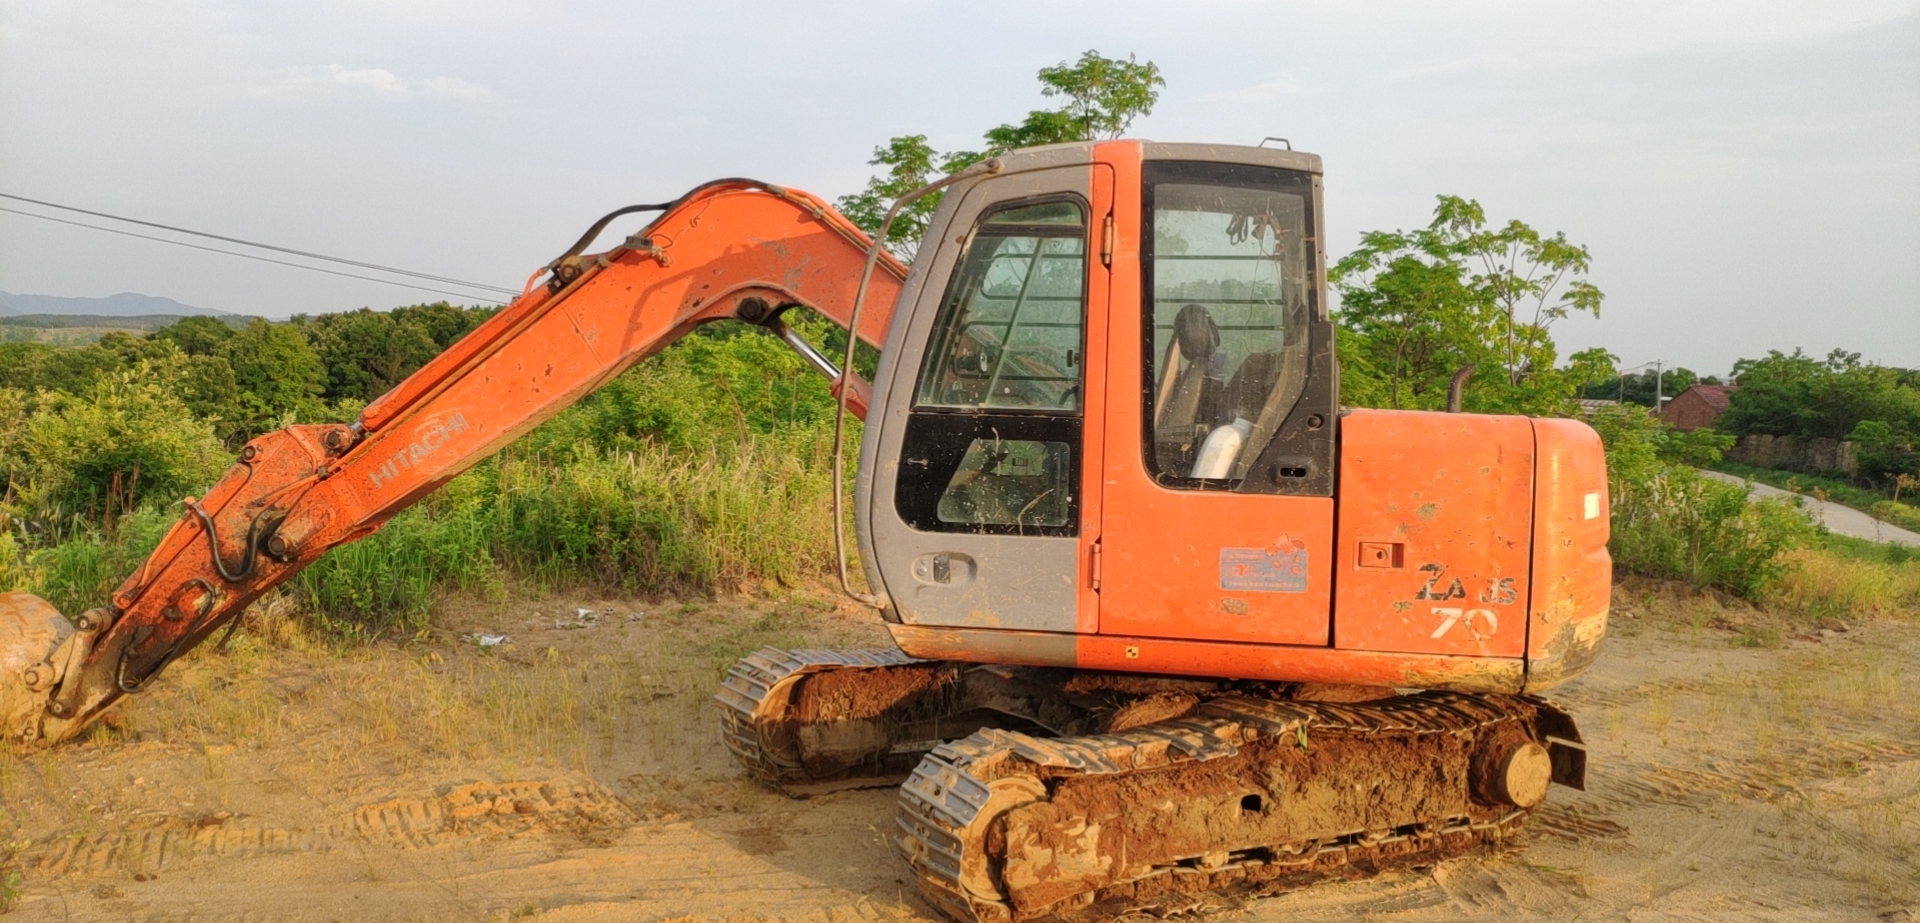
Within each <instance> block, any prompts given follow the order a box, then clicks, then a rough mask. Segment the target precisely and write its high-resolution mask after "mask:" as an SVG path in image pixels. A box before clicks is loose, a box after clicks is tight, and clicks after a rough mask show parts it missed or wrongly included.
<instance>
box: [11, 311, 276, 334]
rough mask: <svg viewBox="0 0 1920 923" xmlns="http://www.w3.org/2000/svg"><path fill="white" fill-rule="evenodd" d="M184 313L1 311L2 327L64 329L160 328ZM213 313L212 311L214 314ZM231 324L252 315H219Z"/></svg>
mask: <svg viewBox="0 0 1920 923" xmlns="http://www.w3.org/2000/svg"><path fill="white" fill-rule="evenodd" d="M186 316H187V315H184V314H118V315H110V314H6V315H0V327H33V328H37V329H41V330H62V329H67V328H72V327H99V328H101V329H104V330H158V329H160V328H161V327H165V326H167V325H168V324H173V323H178V322H179V321H180V320H181V318H183V317H186ZM210 316H211V315H210ZM219 318H220V320H223V321H225V322H226V323H227V324H228V325H229V326H233V327H244V326H246V322H247V321H248V320H251V318H248V317H245V316H242V315H239V314H223V315H219Z"/></svg>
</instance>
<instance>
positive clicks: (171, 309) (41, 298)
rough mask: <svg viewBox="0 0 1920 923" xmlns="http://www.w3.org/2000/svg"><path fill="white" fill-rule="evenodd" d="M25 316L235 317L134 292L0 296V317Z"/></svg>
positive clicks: (10, 294)
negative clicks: (97, 295)
mask: <svg viewBox="0 0 1920 923" xmlns="http://www.w3.org/2000/svg"><path fill="white" fill-rule="evenodd" d="M21 314H60V315H74V314H81V315H91V316H94V317H142V316H151V315H155V314H171V315H174V316H184V315H189V314H204V315H211V316H216V317H221V316H231V315H229V314H228V313H227V312H225V311H212V310H208V309H206V308H196V307H194V306H192V305H187V304H181V303H180V302H178V301H175V300H173V299H171V298H161V297H158V296H155V295H136V294H134V293H132V292H121V293H120V294H118V295H109V296H107V297H105V298H65V297H61V296H59V295H15V294H13V293H11V292H0V317H12V316H17V315H21Z"/></svg>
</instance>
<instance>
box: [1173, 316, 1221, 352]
mask: <svg viewBox="0 0 1920 923" xmlns="http://www.w3.org/2000/svg"><path fill="white" fill-rule="evenodd" d="M1173 338H1174V341H1175V342H1177V343H1179V344H1180V355H1182V356H1185V357H1186V359H1187V361H1188V362H1195V363H1201V362H1211V361H1213V354H1214V353H1215V352H1218V351H1219V349H1220V328H1219V327H1216V326H1214V323H1213V315H1211V314H1208V313H1207V309H1206V308H1203V307H1201V306H1199V305H1197V304H1190V305H1187V306H1186V307H1183V308H1181V309H1180V313H1179V314H1178V315H1176V316H1175V317H1174V318H1173Z"/></svg>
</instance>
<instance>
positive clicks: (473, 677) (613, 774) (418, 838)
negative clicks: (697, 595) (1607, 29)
mask: <svg viewBox="0 0 1920 923" xmlns="http://www.w3.org/2000/svg"><path fill="white" fill-rule="evenodd" d="M824 600H825V596H824V594H823V595H822V597H821V598H820V599H819V600H809V599H807V598H804V597H799V598H794V599H787V600H781V601H765V600H757V601H756V600H734V601H725V602H722V603H718V604H705V603H700V604H691V605H686V606H677V605H662V604H649V603H643V602H639V601H631V600H576V599H572V598H554V599H543V600H536V601H531V602H529V601H524V600H521V601H514V602H509V603H505V604H498V605H493V604H470V605H465V606H462V605H455V606H452V607H450V611H448V612H447V613H444V614H443V616H442V619H441V622H442V625H443V629H444V630H442V631H439V632H436V633H435V635H434V636H433V637H431V638H426V639H422V640H420V641H417V642H415V643H412V644H408V645H404V646H398V645H395V646H383V647H377V648H373V649H365V648H361V649H354V650H348V651H345V652H335V651H328V650H325V649H323V648H322V646H320V645H318V644H317V642H315V641H314V640H313V639H311V638H309V637H305V636H302V635H301V634H300V633H299V632H298V631H296V630H294V629H293V628H292V627H291V625H290V624H289V623H284V622H277V621H276V620H274V619H273V618H272V617H271V616H268V617H266V618H264V619H261V620H260V621H256V622H255V623H254V624H253V625H252V626H251V627H250V628H249V636H248V639H247V640H245V641H242V642H238V643H236V644H235V645H234V648H233V650H232V651H231V652H229V653H228V654H225V655H219V654H214V653H212V652H200V653H196V654H195V655H193V656H192V657H191V658H189V662H188V663H186V664H183V665H181V666H180V667H177V668H176V669H174V670H173V671H171V672H170V673H169V674H168V676H167V679H166V681H165V682H163V683H162V684H161V685H162V688H159V689H156V690H155V691H154V692H153V693H150V694H148V695H145V696H142V697H138V698H137V699H135V700H134V701H132V702H130V703H128V704H130V705H131V707H130V708H127V709H125V712H126V714H125V715H124V717H123V719H122V720H121V722H120V724H121V728H120V729H119V730H117V731H110V732H108V733H104V734H101V735H99V736H97V737H96V738H95V739H93V740H90V741H88V742H86V743H84V744H81V745H79V746H74V747H69V748H66V749H63V750H60V751H57V752H55V753H51V754H33V755H27V756H25V757H24V758H22V757H15V756H0V884H4V882H5V881H6V880H7V872H8V870H11V871H17V872H18V880H19V886H18V889H19V898H18V903H17V905H16V907H15V909H14V910H13V911H12V914H11V916H9V917H7V919H8V920H15V919H18V920H151V921H174V920H180V921H185V920H196V921H201V920H205V921H224V920H235V921H238V920H262V921H265V920H275V921H278V920H312V921H327V920H343V921H345V920H376V921H387V920H391V921H411V920H433V921H436V923H438V921H447V920H509V919H530V920H540V921H570V920H580V921H614V920H622V921H624V920H637V921H668V920H673V921H688V923H694V921H731V920H766V919H780V920H811V921H842V920H846V921H853V920H929V919H932V917H931V915H930V914H931V912H930V911H929V909H928V908H927V907H926V905H925V904H923V903H922V902H921V901H920V900H919V898H918V896H917V895H915V894H914V893H913V889H912V887H911V884H910V880H909V879H908V877H907V875H906V874H905V870H904V867H903V866H902V864H901V863H900V862H899V860H897V859H896V858H894V857H893V856H892V855H891V853H890V852H889V851H888V849H887V846H886V836H887V835H888V831H890V830H891V828H892V817H893V801H894V799H893V794H892V792H891V791H867V792H844V793H838V794H832V795H826V796H821V797H818V798H814V799H810V800H806V801H793V800H789V799H786V798H784V797H781V796H778V795H773V794H770V793H768V792H765V791H763V790H761V789H759V788H757V787H755V786H753V785H751V784H748V783H745V782H744V781H743V780H742V779H741V778H740V776H739V774H738V773H737V772H736V771H735V770H734V769H733V768H732V767H731V766H730V765H729V763H728V760H729V757H728V756H727V754H726V751H725V748H724V747H722V746H721V745H720V744H719V742H718V740H717V738H716V736H715V733H714V731H713V727H714V724H715V717H716V711H715V709H714V707H713V706H712V704H711V703H710V702H709V700H708V696H709V695H710V694H711V692H712V686H713V685H714V683H715V682H717V680H718V677H719V672H720V671H721V670H722V669H724V667H725V665H726V664H727V663H729V662H731V660H732V658H733V657H735V656H738V655H739V654H740V653H742V652H744V651H745V650H747V649H749V648H751V647H755V646H758V645H760V644H776V645H792V646H808V647H827V646H834V647H847V646H861V645H878V644H883V643H884V641H883V640H882V635H881V633H880V631H879V630H878V626H877V624H875V623H872V622H869V621H867V620H866V619H865V618H864V617H862V616H861V615H860V614H858V613H855V612H852V611H846V610H834V609H831V608H829V607H828V606H827V605H826V604H825V602H824ZM1690 606H1697V604H1695V603H1680V604H1677V605H1676V604H1673V603H1670V602H1660V601H1655V600H1652V599H1650V598H1649V599H1640V598H1635V599H1628V598H1626V597H1625V596H1623V597H1622V598H1620V599H1618V600H1617V601H1616V620H1615V632H1614V634H1613V636H1612V637H1611V638H1610V639H1609V640H1608V642H1607V644H1606V646H1605V647H1604V648H1603V650H1602V653H1601V657H1600V660H1599V661H1598V663H1596V665H1595V667H1594V668H1593V670H1592V671H1591V672H1590V673H1589V674H1588V675H1587V676H1585V677H1582V678H1581V679H1580V680H1578V681H1576V682H1574V683H1572V684H1569V685H1568V686H1566V687H1564V688H1563V689H1562V690H1560V691H1559V692H1558V693H1557V694H1556V695H1555V698H1556V699H1557V700H1559V701H1560V702H1561V703H1562V704H1563V705H1565V706H1566V707H1567V708H1568V709H1569V710H1570V711H1572V712H1573V713H1574V715H1575V716H1576V718H1577V719H1578V720H1580V722H1581V724H1582V728H1583V730H1584V731H1585V733H1586V735H1587V737H1588V740H1589V741H1590V743H1591V745H1592V759H1591V761H1590V763H1589V767H1590V768H1589V782H1590V790H1589V791H1588V792H1585V793H1579V792H1572V791H1568V790H1566V789H1560V788H1556V789H1555V790H1554V791H1553V793H1552V794H1551V795H1550V796H1549V799H1548V802H1547V804H1546V805H1545V806H1544V807H1543V808H1542V809H1541V810H1540V812H1539V813H1538V814H1536V815H1535V818H1534V820H1533V822H1532V824H1531V825H1530V831H1531V832H1530V833H1529V834H1528V836H1527V837H1526V838H1525V845H1524V847H1523V848H1522V849H1519V850H1517V851H1513V852H1510V853H1507V854H1504V855H1501V856H1496V857H1494V858H1490V859H1466V860H1458V861H1452V862H1447V863H1442V864H1441V865H1440V866H1439V867H1437V868H1432V869H1420V870H1415V871H1410V872H1402V873H1397V874H1394V875H1391V876H1389V877H1386V878H1383V879H1376V880H1371V881H1358V882H1336V883H1332V884H1326V885H1321V886H1318V887H1315V888H1313V889H1311V890H1308V891H1304V892H1295V893H1290V894H1283V895H1279V896H1276V897H1269V898H1264V899H1260V900H1254V901H1250V902H1246V901H1236V902H1234V903H1232V904H1231V905H1225V906H1216V904H1218V903H1219V902H1213V901H1207V900H1198V901H1195V902H1194V903H1193V906H1191V908H1190V909H1191V910H1192V911H1193V912H1194V913H1195V914H1196V915H1197V917H1196V918H1198V919H1203V920H1212V919H1218V920H1227V919H1233V920H1272V921H1280V920H1288V921H1293V920H1307V921H1315V920H1327V921H1333V920H1351V919H1356V918H1362V919H1372V920H1390V921H1417V923H1425V921H1436V923H1437V921H1449V920H1462V919H1488V920H1496V919H1497V920H1502V921H1506V920H1516V919H1517V920H1562V919H1573V918H1583V919H1599V920H1610V919H1623V920H1624V919H1632V920H1694V919H1742V920H1750V919H1757V920H1805V919H1830V920H1861V921H1906V920H1920V625H1916V624H1914V623H1913V622H1907V623H1868V624H1858V625H1853V626H1851V628H1852V630H1851V631H1848V632H1845V633H1837V634H1835V633H1827V634H1824V635H1817V636H1813V637H1814V638H1817V639H1818V640H1808V639H1796V640H1790V641H1788V642H1786V644H1785V646H1783V647H1778V648H1771V649H1752V648H1737V647H1734V646H1732V643H1731V642H1732V636H1730V635H1727V634H1724V633H1721V632H1717V631H1714V630H1712V629H1710V628H1705V627H1700V626H1703V625H1704V624H1707V623H1708V622H1709V621H1710V620H1708V619H1703V618H1701V617H1700V616H1699V613H1698V612H1697V611H1693V610H1691V609H1689V608H1688V607H1690ZM582 608H585V609H589V610H590V614H589V615H588V616H585V617H582V616H581V615H579V612H578V610H579V609H582ZM1626 613H1632V615H1631V616H1629V615H1627V614H1626ZM479 631H486V632H498V631H504V632H505V633H507V634H509V635H511V636H512V637H513V638H514V640H515V642H516V643H515V644H514V645H512V647H511V648H509V649H508V650H507V651H506V652H505V653H493V654H487V653H483V652H482V651H481V650H480V649H478V648H477V647H475V646H473V645H471V644H469V643H465V642H463V641H461V640H460V636H461V635H462V634H465V633H472V632H479Z"/></svg>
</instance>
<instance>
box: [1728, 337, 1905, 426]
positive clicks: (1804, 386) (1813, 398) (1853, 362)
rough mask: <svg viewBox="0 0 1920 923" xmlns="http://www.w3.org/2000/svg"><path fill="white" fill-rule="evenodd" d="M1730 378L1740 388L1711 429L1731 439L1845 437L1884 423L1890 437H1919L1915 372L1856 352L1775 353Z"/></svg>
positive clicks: (1743, 363) (1747, 362)
mask: <svg viewBox="0 0 1920 923" xmlns="http://www.w3.org/2000/svg"><path fill="white" fill-rule="evenodd" d="M1733 378H1734V383H1735V384H1736V385H1738V386H1739V387H1738V389H1737V390H1736V391H1734V392H1733V394H1732V396H1731V397H1730V398H1729V401H1728V405H1727V412H1726V414H1725V415H1724V416H1722V417H1721V418H1720V421H1719V423H1718V424H1717V425H1718V426H1719V428H1720V429H1722V430H1725V431H1726V432H1729V433H1733V434H1735V435H1742V436H1743V435H1746V434H1748V433H1764V434H1766V435H1769V436H1797V437H1800V438H1824V439H1845V438H1847V437H1848V435H1849V434H1851V433H1852V432H1853V430H1854V428H1855V427H1857V426H1859V425H1860V423H1861V421H1863V420H1875V421H1879V422H1880V423H1884V424H1886V426H1887V431H1888V436H1889V438H1893V437H1902V436H1914V435H1920V372H1917V371H1913V370H1909V369H1900V368H1892V367H1889V366H1883V365H1875V364H1873V363H1870V362H1863V361H1861V359H1860V354H1859V353H1850V352H1847V351H1845V350H1841V349H1836V350H1834V351H1833V352H1831V353H1828V354H1827V357H1826V358H1825V359H1824V360H1822V359H1815V358H1813V357H1812V356H1809V355H1807V354H1806V353H1805V352H1803V351H1801V350H1798V349H1796V350H1794V351H1793V353H1792V354H1791V355H1788V354H1786V353H1782V352H1780V351H1778V350H1774V351H1772V352H1769V353H1768V354H1767V355H1766V356H1765V357H1763V358H1760V359H1742V360H1740V361H1739V362H1736V363H1734V366H1733Z"/></svg>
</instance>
